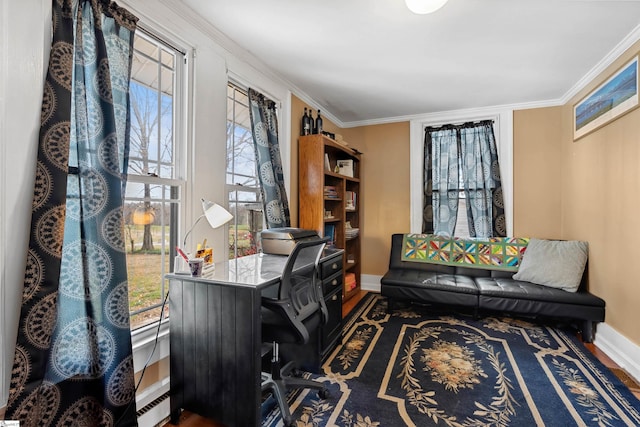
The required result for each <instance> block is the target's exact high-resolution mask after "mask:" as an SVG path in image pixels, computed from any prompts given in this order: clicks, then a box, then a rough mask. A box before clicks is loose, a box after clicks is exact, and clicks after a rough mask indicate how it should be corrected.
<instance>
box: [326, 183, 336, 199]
mask: <svg viewBox="0 0 640 427" xmlns="http://www.w3.org/2000/svg"><path fill="white" fill-rule="evenodd" d="M324 197H326V198H328V199H337V198H338V190H337V188H336V187H335V186H334V185H325V186H324Z"/></svg>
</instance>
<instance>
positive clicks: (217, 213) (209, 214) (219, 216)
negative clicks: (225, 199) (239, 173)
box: [182, 199, 233, 248]
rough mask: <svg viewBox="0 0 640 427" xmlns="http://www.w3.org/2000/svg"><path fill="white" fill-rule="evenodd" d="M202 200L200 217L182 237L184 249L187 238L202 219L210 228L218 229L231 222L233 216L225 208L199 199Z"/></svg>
mask: <svg viewBox="0 0 640 427" xmlns="http://www.w3.org/2000/svg"><path fill="white" fill-rule="evenodd" d="M200 200H202V211H203V212H204V213H203V214H202V215H200V216H199V217H198V219H196V222H194V223H193V225H192V226H191V228H190V229H189V231H187V234H185V236H184V241H183V242H182V247H183V248H184V247H186V245H187V237H189V234H191V232H192V231H193V229H194V228H195V226H196V225H197V224H198V222H200V220H201V219H202V218H207V221H208V222H209V225H210V226H211V228H218V227H222V226H223V225H225V224H226V223H227V222H229V221H231V219H232V218H233V215H231V214H230V213H229V211H227V210H226V209H225V208H223V207H222V206H220V205H219V204H217V203H214V202H212V201H210V200H205V199H200Z"/></svg>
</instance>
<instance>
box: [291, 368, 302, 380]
mask: <svg viewBox="0 0 640 427" xmlns="http://www.w3.org/2000/svg"><path fill="white" fill-rule="evenodd" d="M303 374H304V372H303V371H302V370H301V369H298V368H295V369H293V370H292V371H291V376H293V377H296V378H300V377H302V375H303Z"/></svg>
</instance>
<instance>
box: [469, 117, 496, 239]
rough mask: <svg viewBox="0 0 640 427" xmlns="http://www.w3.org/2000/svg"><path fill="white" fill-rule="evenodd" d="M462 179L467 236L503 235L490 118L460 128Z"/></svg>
mask: <svg viewBox="0 0 640 427" xmlns="http://www.w3.org/2000/svg"><path fill="white" fill-rule="evenodd" d="M460 146H461V155H462V157H461V159H462V165H463V168H464V170H463V172H462V179H463V181H464V192H465V195H466V197H467V218H468V220H469V234H470V235H471V237H492V236H506V235H507V225H506V221H505V217H504V202H503V198H502V182H501V180H500V165H499V163H498V151H497V148H496V141H495V138H494V134H493V122H491V121H483V122H480V123H474V124H467V125H464V126H463V127H462V128H460Z"/></svg>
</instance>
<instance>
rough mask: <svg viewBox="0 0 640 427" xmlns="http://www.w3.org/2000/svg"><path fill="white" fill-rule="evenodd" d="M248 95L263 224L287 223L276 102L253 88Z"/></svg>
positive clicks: (277, 224) (288, 219)
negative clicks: (264, 221) (265, 222)
mask: <svg viewBox="0 0 640 427" xmlns="http://www.w3.org/2000/svg"><path fill="white" fill-rule="evenodd" d="M248 95H249V115H250V117H251V133H252V135H253V144H254V148H255V152H256V166H257V168H258V179H259V181H260V191H261V192H262V205H263V209H264V216H265V218H266V221H267V224H266V228H276V227H288V226H289V225H290V221H291V219H290V216H289V202H288V201H287V192H286V189H285V187H284V174H283V172H282V160H281V158H280V144H279V143H278V117H277V115H276V106H275V103H274V102H273V101H271V100H270V99H267V98H265V96H264V95H262V94H260V93H258V92H256V91H255V90H253V89H249V91H248Z"/></svg>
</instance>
